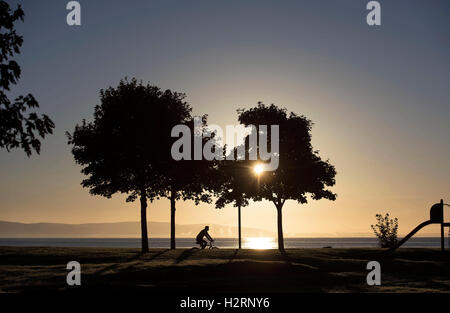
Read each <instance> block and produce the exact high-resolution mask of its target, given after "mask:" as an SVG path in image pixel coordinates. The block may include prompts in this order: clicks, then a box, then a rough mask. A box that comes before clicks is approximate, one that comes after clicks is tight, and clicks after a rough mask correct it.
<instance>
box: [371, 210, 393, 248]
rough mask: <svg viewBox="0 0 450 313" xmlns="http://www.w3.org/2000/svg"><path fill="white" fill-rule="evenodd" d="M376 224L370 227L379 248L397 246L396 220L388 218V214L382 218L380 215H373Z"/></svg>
mask: <svg viewBox="0 0 450 313" xmlns="http://www.w3.org/2000/svg"><path fill="white" fill-rule="evenodd" d="M375 217H376V219H377V223H376V224H375V225H370V227H371V228H372V230H373V232H374V234H375V236H376V237H377V238H378V244H379V245H380V247H381V248H390V247H393V246H395V245H396V244H397V241H398V237H397V231H398V218H394V219H392V218H390V217H389V213H386V215H385V216H384V217H383V216H382V215H381V214H376V215H375Z"/></svg>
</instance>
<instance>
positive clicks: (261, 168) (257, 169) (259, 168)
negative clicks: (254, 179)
mask: <svg viewBox="0 0 450 313" xmlns="http://www.w3.org/2000/svg"><path fill="white" fill-rule="evenodd" d="M253 171H254V172H255V174H256V175H261V173H262V172H263V171H264V166H263V165H262V164H256V165H255V166H254V167H253Z"/></svg>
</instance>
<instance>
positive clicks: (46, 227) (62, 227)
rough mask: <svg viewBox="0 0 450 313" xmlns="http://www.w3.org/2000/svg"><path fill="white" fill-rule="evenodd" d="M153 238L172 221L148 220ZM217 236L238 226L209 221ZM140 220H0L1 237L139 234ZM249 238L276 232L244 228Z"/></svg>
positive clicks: (190, 230)
mask: <svg viewBox="0 0 450 313" xmlns="http://www.w3.org/2000/svg"><path fill="white" fill-rule="evenodd" d="M147 225H148V230H149V237H169V235H170V224H169V223H165V222H148V223H147ZM203 227H205V224H191V225H176V235H177V237H195V236H196V235H197V233H198V232H199V231H200V230H201V229H203ZM209 227H210V233H211V235H212V236H213V237H214V236H215V237H224V238H226V237H236V236H237V233H238V231H237V227H232V226H224V225H216V224H209ZM140 231H141V226H140V222H119V223H86V224H62V223H17V222H6V221H0V237H3V238H6V237H59V238H61V237H139V236H140ZM242 232H243V234H245V236H246V237H258V236H264V237H273V236H275V233H273V232H270V231H267V230H263V229H257V228H243V229H242Z"/></svg>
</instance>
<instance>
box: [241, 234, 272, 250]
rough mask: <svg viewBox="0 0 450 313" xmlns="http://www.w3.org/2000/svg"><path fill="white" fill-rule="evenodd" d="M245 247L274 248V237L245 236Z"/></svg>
mask: <svg viewBox="0 0 450 313" xmlns="http://www.w3.org/2000/svg"><path fill="white" fill-rule="evenodd" d="M244 247H245V248H247V249H260V250H264V249H274V248H275V241H274V238H269V237H248V238H245V242H244Z"/></svg>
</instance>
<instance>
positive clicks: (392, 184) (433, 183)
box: [0, 0, 450, 236]
mask: <svg viewBox="0 0 450 313" xmlns="http://www.w3.org/2000/svg"><path fill="white" fill-rule="evenodd" d="M8 2H9V3H10V4H14V3H17V2H16V1H8ZM367 2H368V1H367V0H362V1H360V0H358V1H355V0H339V1H336V0H328V1H325V0H323V1H322V0H318V1H299V0H295V1H284V0H283V1H264V0H258V1H256V0H251V1H243V0H240V1H205V0H201V1H167V0H164V1H163V0H161V1H147V0H145V1H144V0H134V1H128V2H125V1H116V0H114V1H113V0H108V1H106V0H103V1H102V0H96V1H91V0H80V3H81V12H82V25H81V26H78V27H76V26H72V27H70V26H68V25H67V24H66V14H67V13H68V11H67V10H66V8H65V6H66V3H67V1H56V0H55V1H31V0H27V1H23V2H22V3H23V9H24V11H25V22H24V23H18V24H17V30H18V32H19V34H21V35H23V36H24V45H23V47H22V53H21V54H20V55H19V56H18V57H16V60H17V61H18V62H19V64H20V66H21V68H22V78H21V80H20V81H19V84H18V85H17V86H16V87H14V89H13V92H12V93H11V96H13V95H16V94H23V93H28V92H29V93H32V94H33V95H34V96H35V97H36V99H37V100H38V101H39V103H40V111H41V112H42V113H47V114H48V115H50V117H51V118H52V119H53V121H54V122H55V124H56V128H55V132H54V135H52V136H50V137H48V138H47V139H45V141H44V142H43V144H42V151H41V154H40V155H33V156H32V157H31V158H27V157H26V155H25V153H24V152H23V151H20V150H17V151H13V152H11V153H7V152H6V151H5V150H1V151H0V177H1V178H0V220H6V221H18V222H62V223H85V222H117V221H137V220H139V218H140V210H139V203H138V202H136V203H126V202H125V197H124V196H122V195H117V196H115V197H113V198H112V199H105V198H102V197H100V196H91V195H89V192H88V190H87V189H83V188H82V187H81V186H80V182H81V180H82V179H83V176H82V174H81V173H80V169H81V168H80V167H79V166H78V165H76V164H75V162H74V160H73V157H72V155H71V153H70V147H69V146H68V145H67V139H66V137H65V134H64V133H65V131H72V130H73V128H74V126H75V124H76V123H79V122H80V121H81V120H82V119H83V118H86V119H88V120H91V119H92V114H93V109H94V106H95V105H96V104H99V90H100V89H102V88H106V87H109V86H117V85H118V83H119V81H120V79H121V78H124V77H125V76H127V77H136V78H138V79H142V80H143V81H144V82H147V81H148V82H150V83H151V84H154V85H157V86H159V87H161V88H164V89H166V88H170V89H172V90H175V91H180V92H185V93H186V94H187V101H188V102H189V103H190V104H191V105H192V106H193V108H194V114H197V115H200V114H208V116H209V119H208V122H209V123H210V124H218V125H221V126H222V127H225V125H227V124H233V125H234V124H237V123H238V121H237V114H236V109H238V108H250V107H252V106H255V105H256V103H257V101H263V102H264V103H267V104H270V103H275V104H277V105H278V106H282V107H286V108H287V109H288V110H289V111H293V112H295V113H297V114H303V115H306V116H307V117H308V118H310V119H312V121H313V122H314V123H315V124H314V127H313V130H312V137H313V145H314V148H315V149H318V150H320V155H321V156H322V158H324V159H329V160H330V162H331V163H332V164H333V165H335V167H336V170H337V172H338V175H337V177H336V181H337V183H336V186H335V187H333V189H332V190H333V191H334V192H336V193H337V194H338V198H337V200H336V201H334V202H332V201H327V200H323V201H322V200H321V201H310V202H309V203H308V204H306V205H300V204H297V203H296V202H294V201H288V202H286V204H285V206H284V209H283V213H284V214H283V218H284V230H285V233H286V234H289V233H300V234H305V235H314V234H327V235H332V236H346V235H357V234H361V233H364V234H370V232H371V230H370V224H373V223H374V221H375V214H376V213H386V212H389V213H391V215H393V216H396V217H398V218H399V221H400V222H399V224H400V233H401V234H404V233H405V232H409V231H410V230H411V229H412V228H413V227H415V226H416V225H417V224H419V223H420V222H422V221H424V220H426V219H428V217H429V216H428V214H429V208H430V206H431V205H432V204H433V203H435V202H438V201H439V200H440V199H441V198H443V199H444V201H445V200H446V202H447V203H450V143H449V135H450V121H449V120H450V118H449V117H450V92H449V87H450V86H449V73H450V58H449V56H450V41H449V38H450V19H449V14H450V2H449V1H446V0H442V1H426V0H421V1H419V0H396V1H380V3H381V10H382V25H381V26H379V27H369V26H368V25H367V24H366V15H367V13H368V11H367V10H366V4H367ZM169 135H170V134H168V136H169ZM148 144H149V145H151V144H152V143H151V142H149V143H148ZM169 206H170V204H169V201H168V200H165V199H164V200H159V201H155V202H153V203H151V204H150V205H149V208H148V219H149V220H151V221H166V222H168V221H169V218H170V211H169ZM447 209H450V208H447ZM447 211H449V210H447ZM446 219H447V221H450V213H449V212H447V213H446ZM236 222H237V216H236V209H235V208H233V207H231V206H228V207H226V208H225V209H222V210H217V209H215V208H214V206H213V205H212V204H211V205H207V204H202V205H199V206H195V205H194V203H192V202H181V201H180V202H178V206H177V223H180V224H197V223H205V224H223V225H236ZM242 223H243V226H244V227H253V228H263V229H268V230H275V229H276V210H275V207H274V205H273V204H272V203H268V202H258V203H252V204H251V205H250V206H249V207H247V208H244V209H243V216H242ZM137 231H138V230H137ZM211 231H212V234H214V230H211ZM438 231H439V226H430V227H428V228H425V229H424V230H423V231H421V233H420V234H422V235H423V234H427V233H437V232H438ZM149 232H150V236H151V229H150V230H149ZM243 235H244V236H245V233H244V234H243Z"/></svg>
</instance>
